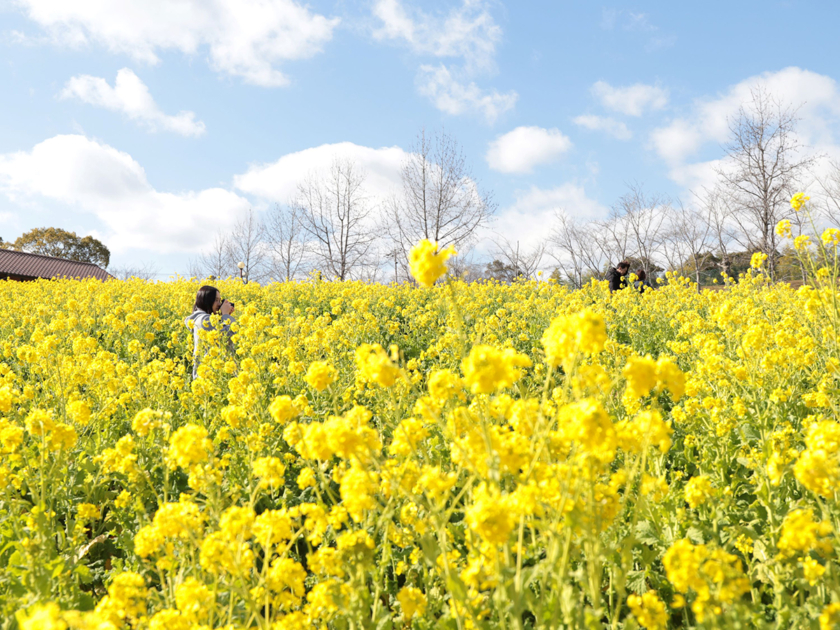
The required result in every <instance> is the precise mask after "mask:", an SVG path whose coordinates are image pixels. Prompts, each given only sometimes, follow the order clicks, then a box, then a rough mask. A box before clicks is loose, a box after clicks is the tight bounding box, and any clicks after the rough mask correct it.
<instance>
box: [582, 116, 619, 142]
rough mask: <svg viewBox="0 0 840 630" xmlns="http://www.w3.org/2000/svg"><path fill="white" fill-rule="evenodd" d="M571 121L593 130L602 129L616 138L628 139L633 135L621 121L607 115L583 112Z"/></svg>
mask: <svg viewBox="0 0 840 630" xmlns="http://www.w3.org/2000/svg"><path fill="white" fill-rule="evenodd" d="M572 122H574V123H575V124H576V125H578V126H580V127H584V128H586V129H591V130H593V131H603V132H605V133H608V134H609V135H611V136H612V137H614V138H616V139H618V140H629V139H630V138H632V137H633V134H632V132H631V131H630V130H629V129H628V128H627V125H625V124H624V123H623V122H621V121H619V120H616V119H615V118H609V117H608V116H594V115H590V114H585V115H582V116H577V117H576V118H575V119H574V120H573V121H572Z"/></svg>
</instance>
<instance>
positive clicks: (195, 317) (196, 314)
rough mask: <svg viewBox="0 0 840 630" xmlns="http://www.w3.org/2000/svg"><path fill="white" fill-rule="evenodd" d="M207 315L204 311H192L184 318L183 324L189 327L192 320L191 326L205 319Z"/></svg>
mask: <svg viewBox="0 0 840 630" xmlns="http://www.w3.org/2000/svg"><path fill="white" fill-rule="evenodd" d="M207 317H210V316H209V315H208V314H207V313H205V312H204V311H193V312H192V313H190V314H189V315H187V316H186V317H185V318H184V325H185V326H186V327H187V328H189V327H190V322H193V326H196V325H198V323H199V322H200V321H201V320H203V319H206V318H207Z"/></svg>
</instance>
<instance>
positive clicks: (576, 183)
mask: <svg viewBox="0 0 840 630" xmlns="http://www.w3.org/2000/svg"><path fill="white" fill-rule="evenodd" d="M68 5H69V6H68ZM110 5H114V8H111V7H110ZM117 5H119V7H117ZM103 7H106V8H105V9H103ZM838 18H840V5H837V4H836V3H834V2H828V1H825V2H735V3H733V2H727V3H724V2H704V3H691V4H689V3H674V2H640V3H622V2H618V3H607V4H599V3H592V2H518V3H513V2H508V3H504V2H501V1H490V0H486V1H485V0H466V1H463V0H462V1H458V0H436V1H434V2H416V1H412V0H347V1H338V2H335V1H318V2H311V3H308V4H303V3H299V2H296V1H295V0H262V1H259V2H258V1H257V0H247V1H246V0H178V1H177V2H174V1H172V0H170V1H168V2H153V1H150V0H123V2H120V3H113V2H111V3H108V2H99V1H94V0H74V1H73V2H72V3H68V2H66V0H14V1H8V0H7V1H6V2H2V3H0V47H1V48H0V50H2V51H3V61H4V63H2V64H0V89H1V90H2V94H3V95H4V98H3V99H2V102H0V109H2V114H3V115H2V117H0V125H2V133H0V236H2V237H3V238H4V239H6V240H12V239H14V238H16V237H17V236H18V235H19V234H20V233H22V232H23V231H25V230H27V229H30V228H33V227H38V226H44V225H53V226H58V227H62V228H65V229H69V230H74V231H76V232H78V233H84V234H87V233H94V234H96V235H97V236H98V237H99V238H101V239H102V240H103V241H104V242H105V243H106V244H107V245H109V246H110V247H111V249H112V254H113V255H112V265H114V266H122V265H139V264H141V263H143V262H153V263H154V264H155V266H156V267H157V269H158V271H159V272H160V274H161V276H162V277H163V276H166V275H168V274H170V273H172V272H176V271H180V272H186V270H187V261H188V260H189V259H190V258H191V257H194V256H195V255H196V254H197V253H199V252H200V251H201V250H202V249H203V248H205V247H206V245H207V244H208V243H209V242H210V241H212V239H213V235H214V234H215V232H216V231H217V230H220V229H221V230H224V229H225V228H226V226H229V225H230V223H231V221H232V220H233V219H234V218H235V217H236V216H237V214H238V213H241V212H242V211H243V210H244V209H245V208H247V207H254V208H256V209H258V210H262V209H265V208H267V207H269V206H270V205H272V204H273V203H275V202H283V201H285V200H286V199H287V198H288V196H289V194H290V193H291V192H292V191H293V190H294V188H295V185H296V182H297V181H298V180H299V179H300V178H301V177H302V176H303V175H304V174H305V173H306V172H309V171H312V170H317V169H319V168H324V167H325V166H326V165H327V164H328V162H329V161H330V160H331V157H332V156H333V155H334V154H336V153H340V152H342V151H343V152H345V153H346V154H347V155H349V156H351V157H353V158H354V159H358V161H359V162H360V163H361V165H362V166H363V167H365V168H366V169H367V170H368V171H369V174H370V175H371V177H369V183H370V187H371V192H372V194H373V195H374V196H376V195H380V196H385V195H387V194H389V192H390V191H391V190H393V187H394V186H396V185H397V184H398V181H397V179H398V171H399V165H400V162H401V160H402V159H403V157H404V153H402V152H404V151H406V150H408V149H409V148H410V146H411V143H412V141H413V139H414V138H415V136H416V134H417V132H418V130H419V129H420V128H421V127H424V126H425V127H426V128H427V129H430V130H433V129H436V128H440V127H444V128H445V129H446V130H447V131H448V132H449V133H451V134H452V135H453V136H455V137H456V138H457V140H458V141H459V142H460V144H461V146H462V148H463V149H464V152H465V153H466V156H467V158H468V160H469V162H470V164H471V166H472V171H473V175H474V176H475V178H476V179H477V180H478V181H479V183H480V185H481V186H482V187H483V188H485V189H489V190H492V191H493V193H494V197H495V199H496V201H497V202H498V204H499V209H498V213H497V214H498V217H497V221H496V222H495V225H494V226H493V227H492V230H495V231H496V232H501V233H503V234H505V235H507V236H513V237H516V238H521V239H522V240H523V241H524V242H526V243H532V242H535V240H536V239H538V238H539V237H540V235H543V234H545V232H546V230H547V226H549V224H550V221H551V215H552V213H553V212H554V211H555V210H556V209H558V208H561V209H563V210H564V211H565V212H567V213H568V214H570V215H573V216H576V217H580V218H581V219H587V218H597V217H599V216H603V215H604V214H605V213H606V212H607V211H608V208H609V206H610V205H611V204H612V203H614V202H615V200H616V199H617V198H618V197H619V196H620V195H621V194H622V193H623V192H624V190H625V185H626V184H627V183H629V182H638V183H642V184H644V186H645V187H646V188H647V189H649V190H650V191H652V192H658V193H664V194H668V195H672V196H679V197H681V198H690V194H689V192H688V191H689V190H690V189H691V188H696V187H697V186H700V185H702V184H703V183H706V182H708V181H709V177H710V175H709V173H710V168H711V166H713V165H714V163H715V160H718V159H719V158H720V157H721V153H722V152H721V148H720V146H721V144H722V142H724V141H725V136H726V134H725V131H726V129H725V128H726V121H727V118H728V117H731V116H732V115H734V114H735V113H736V112H737V107H738V105H739V103H740V102H741V101H742V100H743V99H744V98H745V97H746V96H747V95H748V94H749V90H750V88H751V87H754V86H755V85H757V84H759V83H761V84H764V85H766V86H769V87H770V88H771V90H772V91H773V92H774V94H776V95H777V96H778V97H779V98H780V99H781V100H783V101H786V102H790V103H792V104H794V105H801V104H802V103H805V105H804V106H803V107H802V109H801V110H800V118H801V119H802V123H801V134H802V139H803V141H804V143H805V144H807V145H808V146H809V147H810V148H811V149H809V150H814V151H819V152H821V153H822V154H825V155H829V156H840V151H838V149H837V147H836V144H835V142H839V141H837V139H836V138H835V136H836V135H837V132H838V131H840V124H838V121H840V89H838V86H837V83H836V80H837V79H838V78H840V77H838V70H837V65H836V59H837V58H838V53H840V50H838V44H837V43H836V33H835V32H834V31H835V29H836V24H837V23H838ZM118 77H119V78H118ZM339 143H352V144H339ZM383 149H388V150H383ZM492 235H493V232H492V231H490V232H488V233H487V236H488V238H489V237H492Z"/></svg>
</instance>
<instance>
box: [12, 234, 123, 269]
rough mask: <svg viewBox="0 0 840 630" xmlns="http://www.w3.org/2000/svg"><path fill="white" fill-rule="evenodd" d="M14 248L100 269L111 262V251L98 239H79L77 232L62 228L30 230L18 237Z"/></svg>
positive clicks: (13, 245)
mask: <svg viewBox="0 0 840 630" xmlns="http://www.w3.org/2000/svg"><path fill="white" fill-rule="evenodd" d="M12 247H13V248H14V249H16V250H18V251H21V252H29V253H30V254H41V255H43V256H53V257H55V258H64V259H66V260H76V261H78V262H88V263H94V264H95V265H99V266H100V267H107V266H108V262H109V261H110V260H111V252H110V250H109V249H108V248H107V247H105V245H103V244H102V242H101V241H99V240H98V239H95V238H93V237H92V236H85V237H79V236H77V235H76V233H75V232H68V231H67V230H62V229H61V228H35V229H33V230H29V231H28V232H26V233H24V234H22V235H21V236H20V237H18V239H17V240H16V241H15V242H14V243H13V244H12Z"/></svg>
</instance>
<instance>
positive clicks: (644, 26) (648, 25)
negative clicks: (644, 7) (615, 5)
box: [601, 9, 677, 52]
mask: <svg viewBox="0 0 840 630" xmlns="http://www.w3.org/2000/svg"><path fill="white" fill-rule="evenodd" d="M616 27H620V28H621V30H623V31H627V32H630V33H638V34H641V35H642V36H646V37H647V38H648V39H647V43H646V44H645V51H647V52H654V51H656V50H659V49H661V48H668V47H670V46H673V45H674V44H675V43H676V41H677V36H676V35H667V34H662V32H661V31H660V29H659V27H658V26H656V24H654V23H653V22H651V20H650V17H649V16H648V15H647V13H634V12H633V11H624V10H620V9H602V10H601V28H602V29H604V30H605V31H614V30H616Z"/></svg>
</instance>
